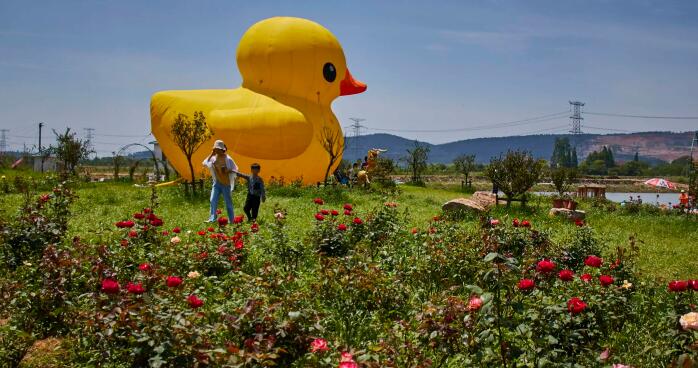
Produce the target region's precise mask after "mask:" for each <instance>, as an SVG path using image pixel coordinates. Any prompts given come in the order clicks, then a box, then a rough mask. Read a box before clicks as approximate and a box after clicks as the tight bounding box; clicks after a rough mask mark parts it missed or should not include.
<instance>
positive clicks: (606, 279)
mask: <svg viewBox="0 0 698 368" xmlns="http://www.w3.org/2000/svg"><path fill="white" fill-rule="evenodd" d="M599 282H600V283H601V286H608V285H611V284H613V276H610V275H601V276H599Z"/></svg>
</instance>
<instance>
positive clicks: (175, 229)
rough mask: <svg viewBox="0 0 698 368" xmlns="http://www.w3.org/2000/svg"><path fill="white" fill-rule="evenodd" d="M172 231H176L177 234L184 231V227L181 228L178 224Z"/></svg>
mask: <svg viewBox="0 0 698 368" xmlns="http://www.w3.org/2000/svg"><path fill="white" fill-rule="evenodd" d="M172 232H173V233H175V234H179V233H181V232H182V229H180V228H179V226H177V227H175V228H174V229H172Z"/></svg>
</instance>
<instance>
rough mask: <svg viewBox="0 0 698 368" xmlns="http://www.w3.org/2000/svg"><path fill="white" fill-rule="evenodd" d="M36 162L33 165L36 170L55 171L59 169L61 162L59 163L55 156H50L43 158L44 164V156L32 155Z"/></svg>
mask: <svg viewBox="0 0 698 368" xmlns="http://www.w3.org/2000/svg"><path fill="white" fill-rule="evenodd" d="M32 159H33V161H34V164H33V165H32V167H33V169H34V171H36V172H55V171H57V170H58V169H59V167H60V164H59V163H58V160H57V159H56V157H54V156H48V157H44V158H43V165H42V162H41V161H42V157H41V156H39V155H34V156H33V157H32Z"/></svg>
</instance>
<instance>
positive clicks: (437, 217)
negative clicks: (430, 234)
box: [431, 216, 441, 221]
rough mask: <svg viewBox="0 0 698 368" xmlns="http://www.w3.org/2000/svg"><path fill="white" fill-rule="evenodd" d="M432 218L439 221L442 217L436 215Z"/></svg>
mask: <svg viewBox="0 0 698 368" xmlns="http://www.w3.org/2000/svg"><path fill="white" fill-rule="evenodd" d="M431 219H432V221H439V220H441V217H439V216H434V217H432V218H431Z"/></svg>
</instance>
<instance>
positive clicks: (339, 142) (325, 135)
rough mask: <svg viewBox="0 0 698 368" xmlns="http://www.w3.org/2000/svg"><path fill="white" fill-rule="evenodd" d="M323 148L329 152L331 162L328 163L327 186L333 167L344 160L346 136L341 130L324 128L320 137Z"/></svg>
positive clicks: (325, 183) (326, 172)
mask: <svg viewBox="0 0 698 368" xmlns="http://www.w3.org/2000/svg"><path fill="white" fill-rule="evenodd" d="M318 140H319V141H320V144H322V148H324V149H325V152H327V156H328V157H329V162H328V163H327V169H326V170H325V182H324V185H325V186H327V179H328V178H329V176H330V170H332V166H334V164H335V163H337V161H338V160H340V159H341V158H342V154H343V153H344V135H342V131H341V130H339V129H332V128H330V127H328V126H327V125H325V126H323V127H322V131H321V132H320V135H319V136H318Z"/></svg>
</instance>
